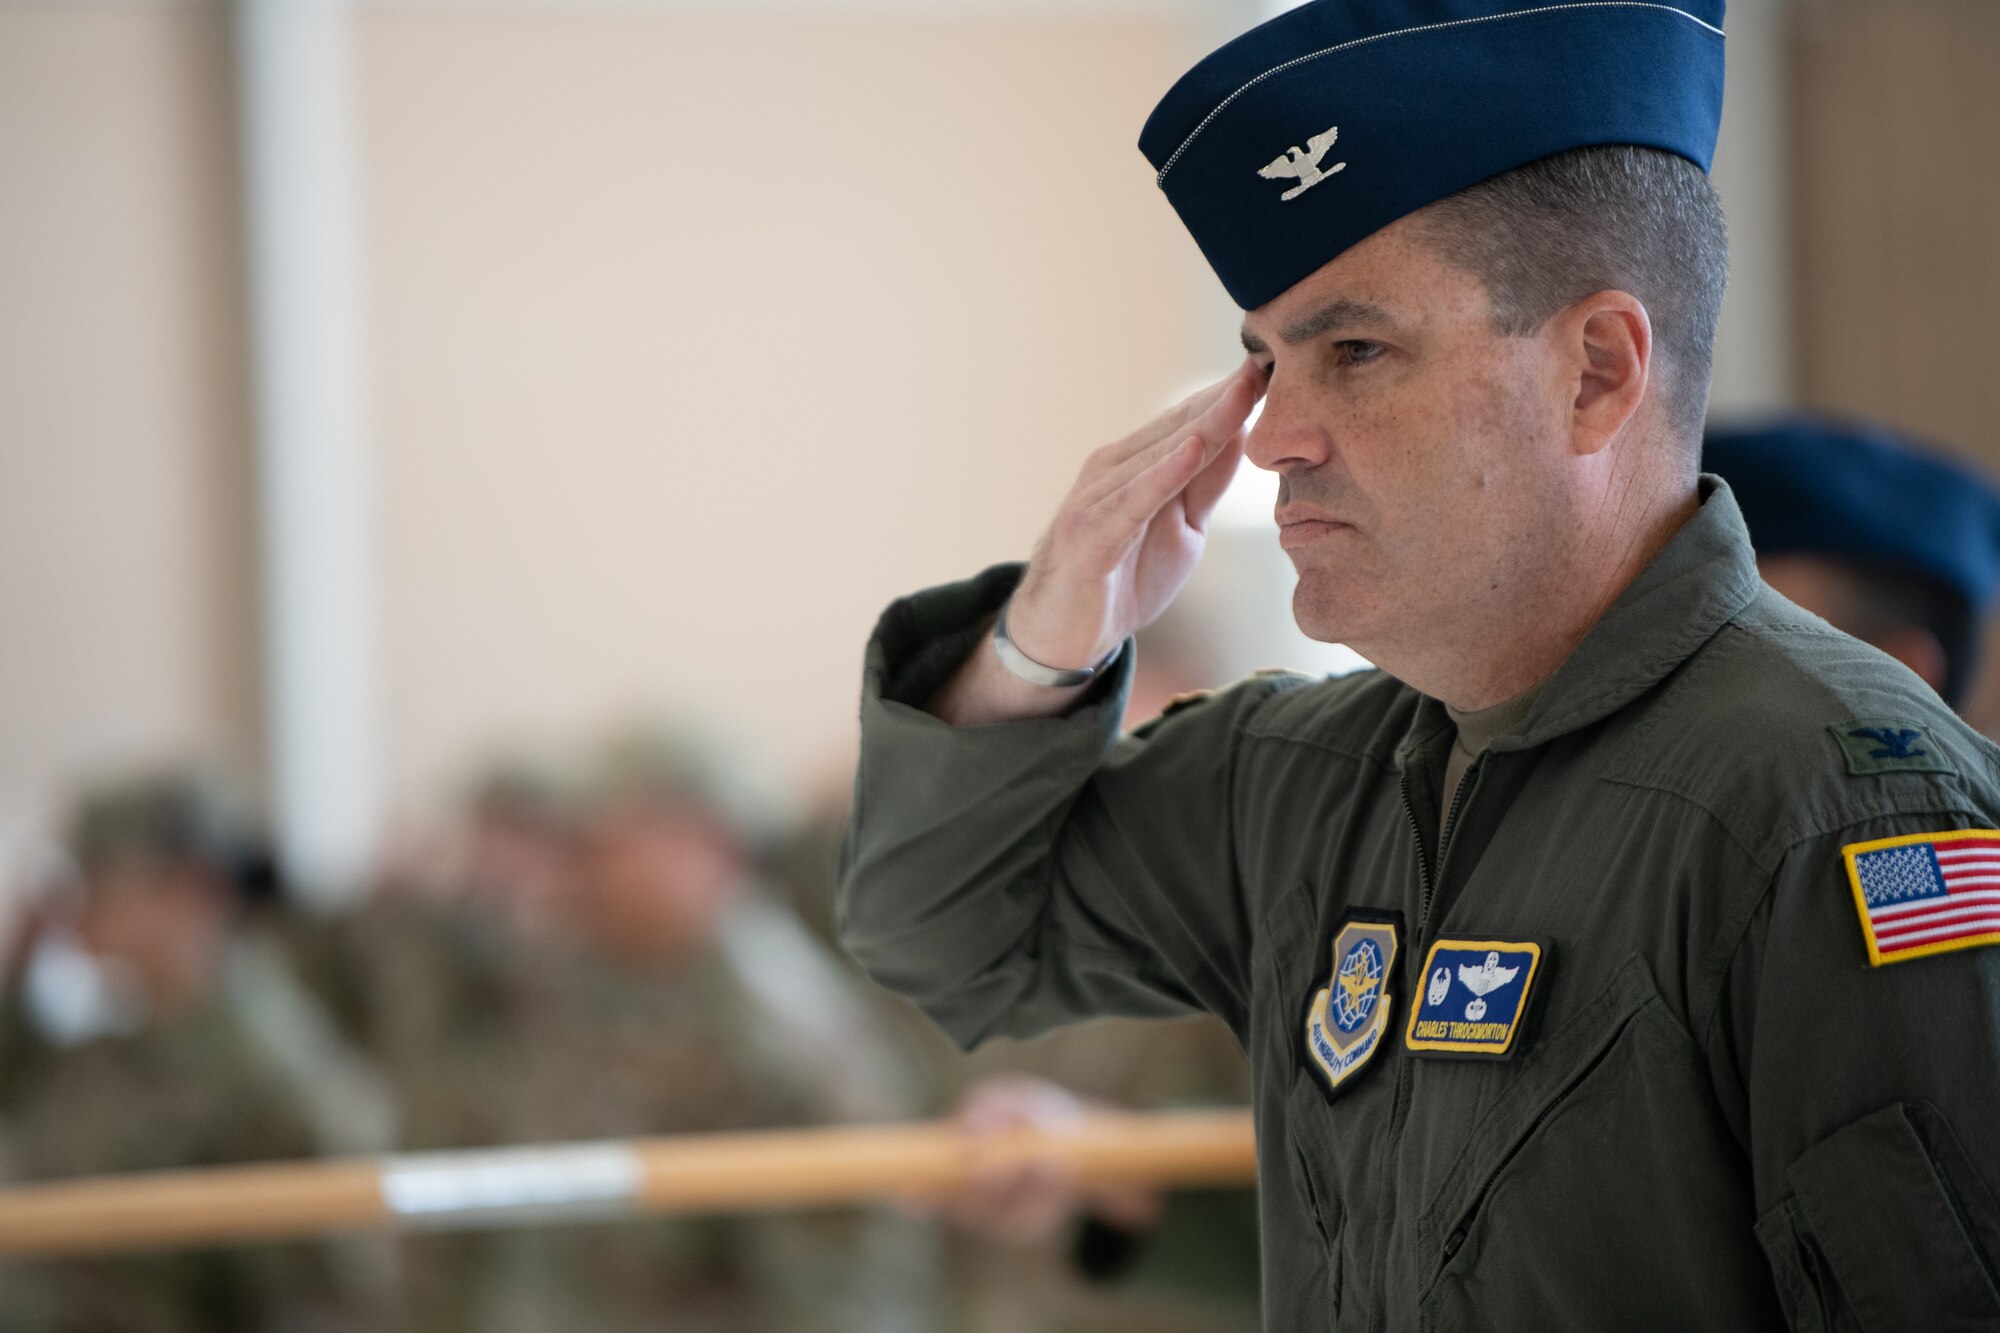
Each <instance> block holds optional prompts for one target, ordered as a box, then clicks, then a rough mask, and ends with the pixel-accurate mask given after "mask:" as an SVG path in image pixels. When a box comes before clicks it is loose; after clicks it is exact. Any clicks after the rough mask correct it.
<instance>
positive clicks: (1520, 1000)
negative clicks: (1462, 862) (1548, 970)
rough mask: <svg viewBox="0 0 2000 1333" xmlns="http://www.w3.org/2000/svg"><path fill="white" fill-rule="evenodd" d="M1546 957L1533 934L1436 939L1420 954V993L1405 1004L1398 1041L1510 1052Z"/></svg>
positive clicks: (1456, 1051)
mask: <svg viewBox="0 0 2000 1333" xmlns="http://www.w3.org/2000/svg"><path fill="white" fill-rule="evenodd" d="M1547 957H1548V946H1547V945H1546V944H1544V943H1542V942H1541V941H1538V940H1509V939H1440V940H1438V941H1437V942H1436V943H1435V944H1433V945H1431V951H1430V956H1429V957H1427V958H1426V959H1424V974H1423V980H1422V981H1421V982H1420V983H1419V984H1420V985H1421V986H1422V987H1423V994H1422V995H1421V996H1420V997H1419V1001H1418V1003H1416V1004H1413V1005H1412V1006H1411V1007H1410V1026H1409V1030H1408V1031H1407V1032H1405V1033H1404V1034H1403V1046H1404V1047H1405V1049H1407V1050H1409V1051H1412V1052H1414V1053H1416V1054H1418V1055H1431V1056H1456V1057H1459V1058H1469V1059H1470V1058H1485V1059H1491V1060H1505V1059H1507V1058H1508V1057H1510V1056H1512V1055H1513V1054H1514V1052H1515V1049H1516V1044H1515V1038H1517V1037H1518V1036H1520V1034H1521V1020H1522V1019H1523V1018H1524V1017H1525V1016H1526V1015H1527V1012H1528V996H1529V995H1530V993H1531V992H1532V991H1533V989H1534V985H1535V981H1536V980H1537V979H1538V978H1539V977H1540V975H1541V973H1542V970H1543V963H1544V961H1545V960H1546V959H1547Z"/></svg>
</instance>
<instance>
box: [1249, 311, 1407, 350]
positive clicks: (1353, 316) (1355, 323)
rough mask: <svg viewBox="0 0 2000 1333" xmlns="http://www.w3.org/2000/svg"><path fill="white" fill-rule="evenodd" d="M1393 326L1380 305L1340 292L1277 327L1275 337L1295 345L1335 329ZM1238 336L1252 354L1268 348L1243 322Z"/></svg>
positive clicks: (1391, 320) (1373, 328)
mask: <svg viewBox="0 0 2000 1333" xmlns="http://www.w3.org/2000/svg"><path fill="white" fill-rule="evenodd" d="M1395 327H1396V321H1395V320H1394V319H1393V318H1391V316H1390V314H1389V312H1388V311H1386V310H1384V309H1383V308H1382V307H1381V306H1379V305H1371V304H1369V303H1368V302H1366V301H1356V300H1354V299H1352V298H1350V297H1345V296H1343V297H1340V298H1339V299H1337V300H1333V301H1329V302H1327V303H1326V304H1325V305H1323V306H1320V307H1319V308H1318V309H1315V310H1309V311H1307V312H1306V313H1305V314H1303V315H1300V316H1299V317H1298V318H1297V319H1295V320H1293V321H1292V322H1291V323H1289V324H1287V325H1285V327H1284V328H1282V329H1279V330H1278V337H1279V338H1280V339H1282V340H1283V341H1284V342H1286V343H1287V344H1289V345H1291V346H1294V347H1296V346H1297V345H1298V344H1300V343H1303V342H1311V341H1312V340H1313V339H1314V338H1318V337H1323V336H1324V335H1326V334H1329V333H1332V332H1334V331H1335V330H1337V329H1363V330H1370V331H1374V332H1380V333H1386V332H1388V331H1389V330H1391V329H1393V328H1395ZM1242 336H1243V350H1244V351H1246V352H1248V353H1250V355H1252V356H1257V355H1259V354H1260V353H1263V352H1268V351H1270V350H1271V349H1270V348H1268V347H1266V346H1265V345H1264V340H1263V339H1262V338H1259V337H1258V336H1257V335H1256V334H1254V333H1252V332H1250V329H1249V327H1248V326H1247V325H1246V326H1245V327H1244V329H1243V335H1242Z"/></svg>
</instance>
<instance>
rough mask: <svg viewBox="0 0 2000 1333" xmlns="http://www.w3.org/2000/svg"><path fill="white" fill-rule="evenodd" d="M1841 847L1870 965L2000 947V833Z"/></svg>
mask: <svg viewBox="0 0 2000 1333" xmlns="http://www.w3.org/2000/svg"><path fill="white" fill-rule="evenodd" d="M1840 850H1841V854H1842V855H1843V856H1844V857H1846V859H1847V878H1848V880H1849V882H1850V883H1852V884H1853V886H1854V905H1855V907H1856V908H1857V909H1858V910H1859V911H1860V913H1861V930H1862V933H1863V934H1864V935H1866V936H1867V937H1868V961H1869V963H1870V964H1871V965H1873V966H1875V967H1880V966H1882V965H1883V964H1884V963H1900V962H1902V961H1904V960H1905V959H1908V958H1922V957H1924V956H1925V955H1926V954H1934V953H1948V952H1950V951H1951V950H1953V949H1970V948H1972V947H1973V946H1975V945H1980V944H2000V829H1962V830H1959V831H1958V832H1955V833H1918V834H1913V835H1911V836H1909V837H1904V838H1884V839H1882V840H1881V841H1879V842H1857V843H1853V844H1850V845H1849V846H1846V847H1843V848H1841V849H1840Z"/></svg>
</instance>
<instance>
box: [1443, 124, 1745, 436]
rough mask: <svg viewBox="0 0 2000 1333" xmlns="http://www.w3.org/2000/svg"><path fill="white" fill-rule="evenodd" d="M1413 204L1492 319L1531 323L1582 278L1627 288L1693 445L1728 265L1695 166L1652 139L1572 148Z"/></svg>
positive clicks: (1574, 291) (1677, 418)
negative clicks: (1650, 144)
mask: <svg viewBox="0 0 2000 1333" xmlns="http://www.w3.org/2000/svg"><path fill="white" fill-rule="evenodd" d="M1419 216H1420V218H1421V220H1422V224H1423V226H1424V229H1425V234H1426V237H1427V239H1428V240H1429V241H1430V242H1431V244H1432V245H1434V246H1435V247H1436V248H1437V250H1438V251H1439V253H1440V254H1442V255H1443V256H1444V258H1445V259H1446V260H1448V261H1449V262H1451V263H1453V264H1456V265H1457V266H1458V267H1460V268H1463V269H1465V270H1467V271H1468V272H1471V273H1473V274H1474V275H1476V276H1477V277H1478V278H1479V279H1480V281H1481V282H1483V283H1484V284H1485V286H1486V292H1487V297H1488V299H1489V300H1490V301H1491V303H1492V306H1493V323H1494V330H1495V332H1497V333H1500V334H1504V335H1514V336H1519V335H1524V334H1529V333H1533V332H1535V331H1537V330H1539V329H1540V328H1542V326H1543V325H1545V324H1547V323H1548V321H1549V320H1550V319H1551V318H1553V317H1554V316H1555V315H1556V314H1557V313H1558V312H1560V311H1561V310H1563V309H1565V308H1567V307H1568V306H1570V305H1572V304H1574V303H1575V302H1577V301H1580V300H1582V299H1583V298H1584V297H1586V296H1589V295H1591V294H1592V293H1593V292H1601V291H1608V290H1615V291H1621V292H1628V293H1630V294H1631V295H1632V296H1635V297H1637V298H1638V299H1639V301H1640V303H1641V304H1643V305H1644V306H1645V307H1646V313H1647V315H1648V316H1649V317H1650V318H1651V320H1652V324H1653V345H1654V348H1655V352H1656V358H1655V362H1654V374H1655V377H1656V382H1658V383H1659V384H1660V391H1661V394H1662V398H1663V401H1664V402H1665V404H1666V407H1667V411H1668V414H1669V417H1670V420H1671V423H1672V425H1673V427H1674V429H1675V433H1676V434H1677V435H1679V436H1681V437H1682V439H1683V442H1684V443H1685V444H1686V445H1687V452H1688V456H1689V458H1690V459H1692V458H1694V457H1695V456H1697V455H1698V452H1699V450H1700V446H1701V429H1702V418H1703V415H1704V414H1705V413H1706V411H1707V407H1708V384H1709V375H1710V371H1711V369H1712V367H1713V364H1714V360H1715V324H1716V320H1717V318H1718V317H1719V316H1720V315H1721V312H1722V289H1723V286H1724V284H1725V283H1726V282H1727V281H1728V278H1729V233H1728V230H1727V227H1726V226H1725V224H1724V222H1723V217H1722V202H1721V200H1720V199H1718V198H1717V197H1716V193H1715V187H1714V186H1713V185H1711V184H1710V183H1709V179H1708V176H1707V174H1706V173H1704V172H1703V171H1702V170H1701V168H1700V167H1697V166H1696V165H1695V164H1694V163H1692V162H1690V161H1688V160H1687V159H1686V158H1684V157H1681V156H1679V155H1677V154H1674V153H1667V152H1662V151H1660V150H1659V149H1653V148H1639V147H1635V146H1632V145H1626V144H1611V145H1603V146H1598V147H1591V148H1573V149H1570V150H1569V151H1567V152H1562V153H1557V154H1556V155H1555V156H1553V157H1545V158H1543V159H1541V160H1540V161H1538V162H1531V163H1529V164H1528V165H1527V166H1525V167H1518V168H1516V169H1515V170H1513V171H1508V172H1504V173H1502V174H1501V175H1498V176H1495V177H1493V178H1492V179H1490V180H1486V181H1482V182H1480V183H1479V184H1478V185H1474V186H1472V187H1471V188H1469V189H1466V190H1462V191H1460V192H1459V193H1457V194H1454V195H1450V196H1448V197H1446V198H1444V199H1441V200H1439V201H1438V202H1437V203H1435V204H1432V205H1431V206H1430V207H1428V208H1426V209H1424V210H1423V212H1422V213H1421V214H1420V215H1419Z"/></svg>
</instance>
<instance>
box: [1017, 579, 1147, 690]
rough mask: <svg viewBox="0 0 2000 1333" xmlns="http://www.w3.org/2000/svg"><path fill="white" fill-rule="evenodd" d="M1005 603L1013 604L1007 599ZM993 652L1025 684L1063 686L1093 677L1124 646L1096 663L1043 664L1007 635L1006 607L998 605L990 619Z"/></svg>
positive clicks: (1123, 647) (1114, 649)
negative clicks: (1072, 664)
mask: <svg viewBox="0 0 2000 1333" xmlns="http://www.w3.org/2000/svg"><path fill="white" fill-rule="evenodd" d="M1007 605H1008V606H1012V605H1013V601H1012V599H1011V598H1010V599H1009V600H1008V603H1007ZM993 651H994V652H996V653H998V654H999V655H1000V665H1002V666H1004V667H1006V668H1007V669H1008V670H1009V671H1011V672H1013V673H1014V674H1015V675H1017V676H1019V677H1020V678H1021V679H1022V680H1025V681H1027V682H1028V683H1029V684H1031V685H1050V686H1054V687H1057V688H1066V687H1068V686H1071V685H1081V684H1083V683H1084V682H1086V681H1088V680H1091V679H1093V678H1094V677H1096V675H1097V674H1098V673H1099V672H1101V671H1103V670H1105V669H1106V668H1107V667H1109V666H1110V665H1111V664H1112V663H1113V662H1116V661H1117V660H1118V654H1119V653H1121V652H1123V651H1125V645H1124V643H1123V642H1120V643H1119V644H1118V645H1117V646H1116V647H1114V648H1113V649H1112V650H1111V651H1110V652H1108V653H1106V654H1105V655H1104V660H1103V661H1101V662H1099V663H1098V664H1097V665H1096V666H1087V667H1069V668H1061V667H1052V666H1043V665H1042V664H1041V663H1040V662H1037V661H1036V660H1035V659H1034V658H1032V657H1030V656H1028V655H1027V654H1026V653H1024V652H1022V651H1021V650H1020V649H1019V648H1018V647H1016V646H1015V644H1014V641H1013V640H1012V639H1010V638H1008V637H1007V606H1003V607H1001V608H1000V618H999V619H998V620H996V621H994V622H993Z"/></svg>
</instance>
